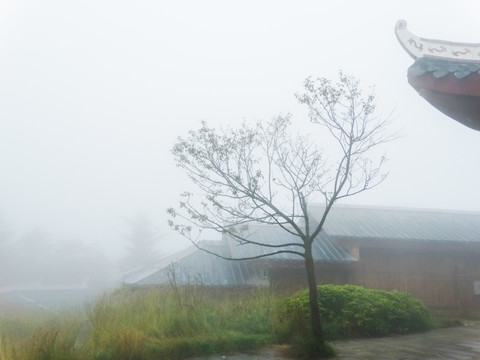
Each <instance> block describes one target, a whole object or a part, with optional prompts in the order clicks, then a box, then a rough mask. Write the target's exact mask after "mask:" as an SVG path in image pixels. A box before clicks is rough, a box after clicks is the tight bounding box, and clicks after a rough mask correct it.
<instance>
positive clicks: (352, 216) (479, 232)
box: [311, 205, 480, 242]
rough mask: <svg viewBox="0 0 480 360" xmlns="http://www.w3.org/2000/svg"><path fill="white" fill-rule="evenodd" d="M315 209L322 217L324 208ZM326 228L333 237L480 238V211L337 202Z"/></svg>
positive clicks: (469, 240) (461, 240) (449, 239)
mask: <svg viewBox="0 0 480 360" xmlns="http://www.w3.org/2000/svg"><path fill="white" fill-rule="evenodd" d="M311 212H312V214H313V215H314V217H316V218H319V217H320V216H321V214H322V213H323V208H322V207H320V206H312V207H311ZM324 229H325V232H326V233H327V234H328V235H329V236H331V237H355V238H383V239H399V240H402V239H403V240H430V241H456V242H480V213H478V212H461V211H441V210H421V209H401V208H380V207H377V208H375V207H356V206H339V205H337V206H334V207H333V208H332V210H331V212H330V214H329V215H328V217H327V221H326V223H325V227H324Z"/></svg>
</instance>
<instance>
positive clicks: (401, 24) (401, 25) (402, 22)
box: [395, 19, 407, 30]
mask: <svg viewBox="0 0 480 360" xmlns="http://www.w3.org/2000/svg"><path fill="white" fill-rule="evenodd" d="M406 28H407V21H406V20H403V19H400V20H398V21H397V22H396V23H395V29H397V30H404V29H406Z"/></svg>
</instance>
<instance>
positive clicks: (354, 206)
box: [309, 203, 480, 215]
mask: <svg viewBox="0 0 480 360" xmlns="http://www.w3.org/2000/svg"><path fill="white" fill-rule="evenodd" d="M309 207H310V208H311V207H315V208H319V207H325V206H324V205H323V204H320V203H311V204H310V205H309ZM336 208H341V209H358V210H390V211H399V212H401V211H403V212H423V213H443V214H465V215H468V214H470V215H480V210H479V211H474V210H456V209H446V208H440V209H437V208H427V207H409V206H388V205H358V204H335V205H333V207H332V209H333V210H335V209H336Z"/></svg>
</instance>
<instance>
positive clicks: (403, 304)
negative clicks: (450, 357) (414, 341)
mask: <svg viewBox="0 0 480 360" xmlns="http://www.w3.org/2000/svg"><path fill="white" fill-rule="evenodd" d="M317 289H318V304H319V308H320V316H321V318H322V321H323V329H324V333H325V338H326V339H330V340H333V339H338V338H349V337H365V336H385V335H389V334H406V333H410V332H415V331H420V330H425V329H428V328H430V327H431V324H432V316H431V314H430V312H429V310H428V309H427V308H426V307H425V306H424V305H423V303H422V302H421V301H419V300H417V299H415V298H414V297H412V296H411V295H409V294H406V293H401V292H398V291H383V290H373V289H365V288H363V287H360V286H353V285H344V286H335V285H322V286H318V288H317ZM277 316H278V321H279V324H278V332H277V336H278V338H279V340H282V341H291V335H290V334H292V333H294V334H297V335H299V334H302V335H303V336H308V335H309V334H310V329H311V326H310V306H309V303H308V291H306V290H304V291H300V292H298V293H296V294H295V295H293V296H291V297H289V298H287V299H285V300H284V301H283V302H282V303H281V305H280V306H279V309H278V315H277Z"/></svg>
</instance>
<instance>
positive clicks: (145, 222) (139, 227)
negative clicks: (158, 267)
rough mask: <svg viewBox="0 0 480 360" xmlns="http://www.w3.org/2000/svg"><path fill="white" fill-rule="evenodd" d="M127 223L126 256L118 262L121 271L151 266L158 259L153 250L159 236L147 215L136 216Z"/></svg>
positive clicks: (156, 253)
mask: <svg viewBox="0 0 480 360" xmlns="http://www.w3.org/2000/svg"><path fill="white" fill-rule="evenodd" d="M127 221H128V224H129V226H130V231H129V233H128V235H127V237H126V242H127V246H126V249H127V254H126V255H125V256H124V257H123V258H122V259H121V260H120V269H121V270H122V271H128V270H131V269H133V268H136V267H139V266H144V265H148V264H152V263H154V262H155V261H156V260H157V259H158V257H159V253H158V251H156V250H155V245H156V243H157V241H158V239H159V234H158V231H157V229H155V226H154V225H153V223H152V221H151V219H150V218H149V217H148V215H146V214H137V215H136V216H135V217H134V218H133V219H128V220H127Z"/></svg>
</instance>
